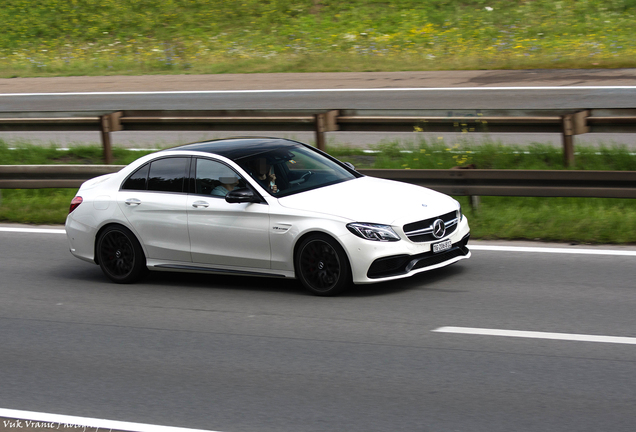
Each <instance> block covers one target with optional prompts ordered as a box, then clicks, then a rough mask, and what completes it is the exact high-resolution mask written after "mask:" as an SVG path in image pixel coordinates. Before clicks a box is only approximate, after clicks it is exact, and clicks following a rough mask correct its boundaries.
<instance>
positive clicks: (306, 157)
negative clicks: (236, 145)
mask: <svg viewBox="0 0 636 432" xmlns="http://www.w3.org/2000/svg"><path fill="white" fill-rule="evenodd" d="M236 162H237V163H238V164H239V165H240V166H241V168H243V169H244V170H245V171H246V172H247V173H249V175H250V176H251V177H252V178H253V179H254V180H255V181H256V182H257V183H259V184H260V185H261V186H262V187H263V188H264V189H265V190H267V191H268V192H269V193H270V194H272V195H273V196H275V197H283V196H288V195H293V194H296V193H299V192H304V191H307V190H311V189H316V188H320V187H323V186H328V185H332V184H335V183H340V182H343V181H347V180H351V179H354V178H356V175H355V174H353V173H352V172H350V171H349V170H347V169H346V168H344V167H343V166H341V165H340V164H338V163H337V162H335V161H333V160H331V159H329V158H328V157H326V156H323V155H322V154H320V153H318V152H316V151H314V150H311V149H309V148H306V147H304V146H301V145H299V146H296V147H286V148H280V149H276V150H271V151H267V152H263V153H259V154H257V155H253V156H250V157H245V158H241V159H239V160H236Z"/></svg>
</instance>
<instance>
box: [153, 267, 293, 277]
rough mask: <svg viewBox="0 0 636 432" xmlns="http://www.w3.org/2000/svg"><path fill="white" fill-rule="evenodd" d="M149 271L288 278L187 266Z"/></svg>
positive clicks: (251, 272) (252, 272) (158, 268)
mask: <svg viewBox="0 0 636 432" xmlns="http://www.w3.org/2000/svg"><path fill="white" fill-rule="evenodd" d="M148 269H149V270H156V271H178V272H188V273H213V274H227V275H242V276H258V277H273V278H287V277H288V276H286V275H284V274H276V273H263V272H255V271H249V270H230V269H219V268H210V267H199V266H191V265H185V264H159V265H155V266H148Z"/></svg>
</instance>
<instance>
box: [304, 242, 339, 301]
mask: <svg viewBox="0 0 636 432" xmlns="http://www.w3.org/2000/svg"><path fill="white" fill-rule="evenodd" d="M294 265H295V269H296V276H297V277H298V279H299V280H300V282H301V283H302V284H303V286H304V287H305V288H307V289H308V290H309V291H310V292H311V293H313V294H315V295H319V296H333V295H337V294H340V293H341V292H343V291H344V290H345V289H346V288H347V287H348V286H349V285H350V284H351V268H350V265H349V260H348V259H347V255H346V254H345V252H344V250H343V249H342V247H341V246H340V244H339V243H338V242H337V241H335V240H334V239H333V238H331V237H329V236H327V235H323V234H313V235H311V236H309V237H306V238H305V239H303V240H302V241H301V243H300V244H299V245H298V247H297V249H296V256H295V257H294Z"/></svg>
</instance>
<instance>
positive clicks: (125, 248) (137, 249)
mask: <svg viewBox="0 0 636 432" xmlns="http://www.w3.org/2000/svg"><path fill="white" fill-rule="evenodd" d="M97 261H98V262H99V266H100V267H101V268H102V271H103V272H104V274H105V275H106V276H107V277H108V278H109V279H110V280H112V281H113V282H117V283H122V284H125V283H133V282H136V281H138V280H139V279H140V278H141V277H142V276H144V274H145V272H146V271H147V267H146V257H145V256H144V252H143V250H142V249H141V245H140V244H139V242H138V241H137V239H136V238H135V235H134V234H133V233H132V232H131V231H130V230H129V229H128V228H125V227H123V226H110V227H108V228H106V229H105V230H104V232H102V234H101V235H100V236H99V239H98V240H97Z"/></svg>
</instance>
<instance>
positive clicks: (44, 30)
mask: <svg viewBox="0 0 636 432" xmlns="http://www.w3.org/2000/svg"><path fill="white" fill-rule="evenodd" d="M635 17H636V0H560V1H553V0H532V1H531V0H526V1H521V0H516V1H513V0H487V1H486V0H426V1H422V0H382V1H380V0H350V1H347V2H342V1H336V0H240V1H239V0H166V1H162V2H157V1H151V0H137V1H134V2H130V1H128V2H126V1H124V2H122V1H116V0H100V1H99V2H98V1H96V0H42V1H38V2H32V1H28V0H5V1H4V2H3V4H2V7H1V8H0V22H2V23H3V28H2V32H0V76H3V77H13V76H51V75H104V74H149V73H228V72H234V73H240V72H309V71H392V70H450V69H520V68H597V67H608V68H617V67H634V66H636V38H634V37H633V35H634V31H633V29H634V28H636V19H635Z"/></svg>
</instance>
